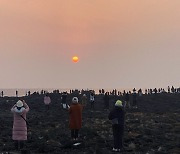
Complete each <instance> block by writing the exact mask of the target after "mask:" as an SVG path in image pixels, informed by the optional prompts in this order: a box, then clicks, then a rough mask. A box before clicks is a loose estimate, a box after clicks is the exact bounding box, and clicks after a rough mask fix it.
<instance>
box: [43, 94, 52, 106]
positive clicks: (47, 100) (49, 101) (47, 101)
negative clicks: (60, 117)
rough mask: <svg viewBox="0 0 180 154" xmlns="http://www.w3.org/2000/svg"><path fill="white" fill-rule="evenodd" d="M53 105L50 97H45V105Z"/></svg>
mask: <svg viewBox="0 0 180 154" xmlns="http://www.w3.org/2000/svg"><path fill="white" fill-rule="evenodd" d="M50 103H51V98H50V97H49V96H44V104H45V105H49V104H50Z"/></svg>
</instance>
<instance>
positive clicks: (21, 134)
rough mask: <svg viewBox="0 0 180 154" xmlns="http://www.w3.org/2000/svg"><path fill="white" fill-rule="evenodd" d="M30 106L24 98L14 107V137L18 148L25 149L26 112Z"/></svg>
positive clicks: (12, 109)
mask: <svg viewBox="0 0 180 154" xmlns="http://www.w3.org/2000/svg"><path fill="white" fill-rule="evenodd" d="M28 111H29V106H28V105H27V104H26V102H25V101H24V100H23V101H21V100H19V101H18V102H17V103H16V104H15V105H14V106H13V107H12V108H11V112H13V114H14V120H13V132H12V139H13V140H14V141H15V142H14V143H15V148H16V150H20V149H23V147H24V141H26V140H27V121H26V114H27V112H28Z"/></svg>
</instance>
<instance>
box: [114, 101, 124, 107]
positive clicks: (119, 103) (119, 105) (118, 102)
mask: <svg viewBox="0 0 180 154" xmlns="http://www.w3.org/2000/svg"><path fill="white" fill-rule="evenodd" d="M115 106H116V107H122V106H123V103H122V101H121V100H117V101H116V103H115Z"/></svg>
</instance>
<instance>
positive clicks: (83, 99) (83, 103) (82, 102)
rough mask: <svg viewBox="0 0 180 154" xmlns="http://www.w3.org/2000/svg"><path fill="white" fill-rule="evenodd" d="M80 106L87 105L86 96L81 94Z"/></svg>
mask: <svg viewBox="0 0 180 154" xmlns="http://www.w3.org/2000/svg"><path fill="white" fill-rule="evenodd" d="M81 104H82V106H83V107H85V106H86V105H87V96H86V94H83V96H82V100H81Z"/></svg>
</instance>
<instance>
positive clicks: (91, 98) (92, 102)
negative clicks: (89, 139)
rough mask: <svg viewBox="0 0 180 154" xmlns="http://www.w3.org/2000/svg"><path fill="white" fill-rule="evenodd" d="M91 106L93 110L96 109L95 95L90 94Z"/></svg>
mask: <svg viewBox="0 0 180 154" xmlns="http://www.w3.org/2000/svg"><path fill="white" fill-rule="evenodd" d="M89 101H90V104H91V109H94V93H93V92H91V93H90V98H89Z"/></svg>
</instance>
